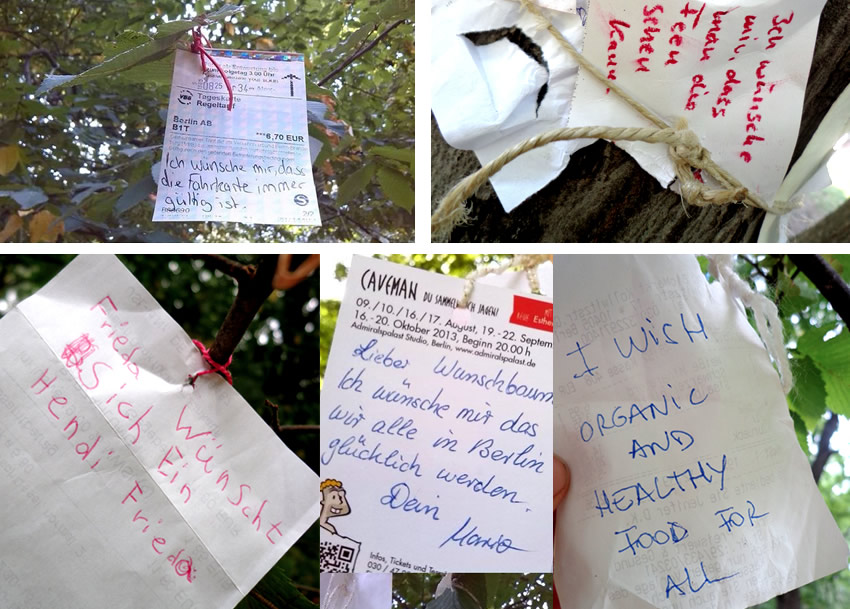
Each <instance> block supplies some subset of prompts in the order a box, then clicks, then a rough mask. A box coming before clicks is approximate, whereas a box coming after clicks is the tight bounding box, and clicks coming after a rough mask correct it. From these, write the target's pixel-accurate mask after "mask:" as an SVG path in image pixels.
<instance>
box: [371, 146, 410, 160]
mask: <svg viewBox="0 0 850 609" xmlns="http://www.w3.org/2000/svg"><path fill="white" fill-rule="evenodd" d="M369 154H376V155H378V156H382V157H385V158H388V159H394V160H396V161H401V162H402V163H408V164H410V163H412V162H413V159H414V157H415V156H416V155H415V154H414V151H413V149H412V148H395V147H394V146H376V147H375V148H370V149H369Z"/></svg>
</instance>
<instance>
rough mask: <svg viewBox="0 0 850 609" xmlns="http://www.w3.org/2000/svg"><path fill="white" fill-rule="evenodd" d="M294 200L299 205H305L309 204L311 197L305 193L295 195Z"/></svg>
mask: <svg viewBox="0 0 850 609" xmlns="http://www.w3.org/2000/svg"><path fill="white" fill-rule="evenodd" d="M294 200H295V204H296V205H298V206H299V207H304V206H305V205H307V204H308V203H309V202H310V199H309V198H307V195H305V194H297V195H295V199H294Z"/></svg>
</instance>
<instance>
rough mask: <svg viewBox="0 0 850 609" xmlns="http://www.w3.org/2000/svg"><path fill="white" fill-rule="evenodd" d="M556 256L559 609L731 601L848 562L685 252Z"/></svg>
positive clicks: (772, 409)
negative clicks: (564, 467)
mask: <svg viewBox="0 0 850 609" xmlns="http://www.w3.org/2000/svg"><path fill="white" fill-rule="evenodd" d="M555 268H556V279H555V303H556V305H555V306H556V319H555V353H556V358H555V375H556V379H557V381H556V402H557V404H556V411H555V412H556V422H555V445H556V453H557V454H558V455H559V456H560V457H561V458H563V459H564V460H565V461H566V462H567V463H568V464H569V466H570V469H571V472H572V486H571V488H570V492H569V494H568V496H567V500H566V502H565V504H564V505H563V506H562V507H561V508H560V509H559V510H558V523H557V532H556V548H555V560H556V562H555V582H556V587H557V588H558V590H559V594H560V598H561V602H562V604H563V605H564V607H565V608H566V607H569V608H581V609H587V608H594V609H603V608H604V609H620V608H622V609H647V608H650V607H662V608H668V607H675V608H683V609H684V608H686V607H713V608H718V609H719V608H727V607H728V608H736V609H737V608H741V607H749V606H750V605H754V604H757V603H760V602H764V601H766V600H768V599H770V598H773V597H774V596H776V595H777V594H780V593H782V592H786V591H788V590H790V589H793V588H796V587H798V586H800V585H803V584H805V583H808V582H810V581H812V580H814V579H817V578H819V577H823V576H825V575H828V574H830V573H833V572H835V571H838V570H840V569H844V568H846V567H847V544H846V543H845V541H844V539H843V537H842V535H841V532H840V531H839V530H838V527H837V526H836V524H835V521H834V520H833V518H832V516H831V514H830V513H829V511H828V510H827V508H826V505H825V504H824V501H823V499H822V498H821V496H820V493H819V492H818V490H817V487H816V486H815V484H814V481H813V479H812V472H811V469H810V467H809V464H808V462H807V460H806V457H805V455H804V454H803V452H802V451H801V449H800V447H799V444H798V443H797V439H796V436H795V434H794V426H793V423H792V421H791V418H790V416H789V414H788V406H787V403H786V401H785V396H784V395H783V394H782V390H781V388H780V384H779V379H778V375H777V373H776V372H775V371H774V370H773V368H772V366H771V362H770V359H769V357H768V355H767V352H766V351H765V349H764V347H763V345H762V343H761V341H760V339H759V338H758V336H757V335H756V334H755V332H754V331H753V330H752V328H751V327H750V325H749V324H748V323H747V319H746V317H745V315H744V312H743V310H742V307H741V305H740V303H739V302H737V301H735V300H733V299H732V298H731V297H730V296H729V295H728V294H727V293H726V292H725V291H724V290H723V288H722V286H721V285H720V284H718V283H714V284H712V285H709V284H708V283H707V282H706V280H705V278H704V277H703V276H702V274H701V273H700V270H699V266H698V264H697V261H696V259H695V258H694V257H692V256H560V257H559V258H558V259H556V261H555Z"/></svg>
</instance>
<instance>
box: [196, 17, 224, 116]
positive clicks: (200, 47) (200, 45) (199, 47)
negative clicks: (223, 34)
mask: <svg viewBox="0 0 850 609" xmlns="http://www.w3.org/2000/svg"><path fill="white" fill-rule="evenodd" d="M204 42H206V43H207V46H208V47H210V48H212V44H210V41H209V38H207V37H206V36H204V35H203V34H201V30H200V29H198V28H195V29H194V30H192V47H191V51H192V52H193V53H197V54H198V55H200V56H201V72H203V73H204V74H206V73H207V62H206V60H207V59H209V60H210V61H211V62H212V64H213V65H214V66H215V67H216V69H217V70H218V73H219V74H221V78H222V80H224V86H225V87H227V95H228V102H227V111H228V112H229V111H231V110H233V87H231V86H230V80H229V79H228V78H227V74H225V73H224V70H222V69H221V66H220V65H218V62H217V61H216V60H215V59H213V57H212V55H210V54H209V53H208V52H207V50H206V49H205V48H204Z"/></svg>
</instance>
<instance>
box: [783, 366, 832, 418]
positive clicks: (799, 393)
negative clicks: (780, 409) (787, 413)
mask: <svg viewBox="0 0 850 609" xmlns="http://www.w3.org/2000/svg"><path fill="white" fill-rule="evenodd" d="M793 363H794V389H793V390H792V391H791V393H790V394H789V396H788V402H789V406H790V407H791V409H792V410H793V411H794V412H795V413H797V414H798V415H799V417H800V420H801V421H803V422H804V423H805V426H806V428H807V429H808V430H809V431H813V430H814V429H815V427H816V426H817V424H818V422H819V421H820V420H821V418H822V417H823V415H824V413H825V412H826V388H825V386H824V382H823V378H822V376H821V372H820V369H818V367H817V366H816V365H815V362H814V361H813V360H812V358H810V357H799V358H796V359H795V360H794V362H793Z"/></svg>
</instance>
